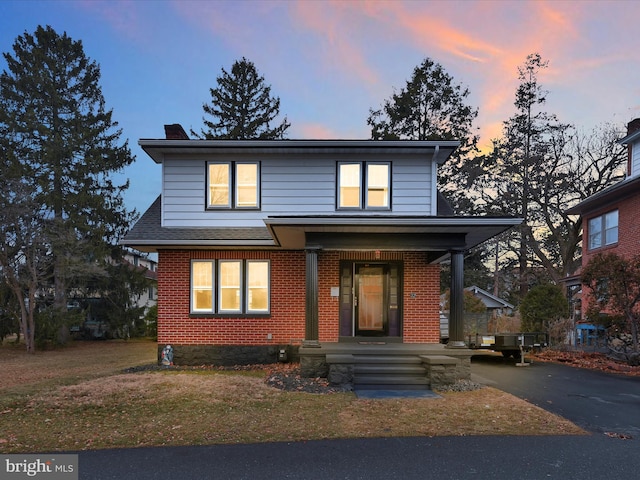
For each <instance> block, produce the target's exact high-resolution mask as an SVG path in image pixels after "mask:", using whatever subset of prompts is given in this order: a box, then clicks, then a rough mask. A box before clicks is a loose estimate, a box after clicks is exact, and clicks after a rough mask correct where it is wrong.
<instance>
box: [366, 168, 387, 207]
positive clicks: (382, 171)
mask: <svg viewBox="0 0 640 480" xmlns="http://www.w3.org/2000/svg"><path fill="white" fill-rule="evenodd" d="M367 207H374V208H376V207H377V208H388V207H389V165H376V164H372V165H367Z"/></svg>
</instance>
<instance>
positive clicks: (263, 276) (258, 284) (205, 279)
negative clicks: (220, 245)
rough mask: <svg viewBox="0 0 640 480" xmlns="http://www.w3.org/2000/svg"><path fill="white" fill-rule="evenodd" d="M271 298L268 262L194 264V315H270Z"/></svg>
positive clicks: (201, 262) (192, 278) (208, 261)
mask: <svg viewBox="0 0 640 480" xmlns="http://www.w3.org/2000/svg"><path fill="white" fill-rule="evenodd" d="M214 294H215V298H214ZM269 296H270V294H269V261H268V260H218V261H216V260H194V261H193V262H192V263H191V312H192V313H219V314H266V313H269Z"/></svg>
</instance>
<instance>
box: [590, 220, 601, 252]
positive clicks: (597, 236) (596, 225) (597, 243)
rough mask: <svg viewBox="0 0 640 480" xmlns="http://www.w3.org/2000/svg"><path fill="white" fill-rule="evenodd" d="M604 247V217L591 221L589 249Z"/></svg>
mask: <svg viewBox="0 0 640 480" xmlns="http://www.w3.org/2000/svg"><path fill="white" fill-rule="evenodd" d="M601 246H602V217H596V218H592V219H591V220H589V248H599V247H601Z"/></svg>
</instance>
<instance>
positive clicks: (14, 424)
mask: <svg viewBox="0 0 640 480" xmlns="http://www.w3.org/2000/svg"><path fill="white" fill-rule="evenodd" d="M155 348H156V347H155V344H153V343H145V342H129V343H124V342H120V343H118V342H102V343H90V344H88V345H85V344H80V345H75V346H73V347H71V348H69V349H64V350H61V351H52V352H42V353H39V354H37V355H36V356H35V358H31V357H28V356H27V355H26V354H23V355H19V354H17V352H14V351H11V352H9V354H7V351H6V347H4V348H1V349H0V364H1V365H2V366H3V367H7V365H11V369H7V368H3V372H4V375H3V378H2V383H1V384H0V385H1V387H0V425H1V426H0V452H2V453H11V452H20V453H27V452H36V451H54V450H84V449H96V448H113V447H136V446H151V445H202V444H214V443H251V442H267V441H296V440H312V439H326V438H347V437H351V438H355V437H362V438H364V437H390V436H435V435H522V434H527V435H556V434H582V433H584V432H583V431H581V430H580V429H579V428H577V427H576V426H575V425H573V424H571V423H570V422H568V421H566V420H564V419H561V418H559V417H556V416H554V415H551V414H549V413H547V412H545V411H544V410H541V409H539V408H537V407H535V406H533V405H531V404H529V403H527V402H524V401H522V400H519V399H517V398H515V397H513V396H511V395H508V394H506V393H503V392H500V391H498V390H495V389H491V388H484V389H481V390H476V391H472V392H459V393H444V394H442V397H441V398H437V399H400V400H364V399H357V398H356V397H355V396H354V395H353V394H348V393H340V394H326V395H313V394H308V393H294V392H285V391H281V390H277V389H274V388H271V387H269V386H267V385H266V384H265V381H264V379H265V373H264V372H261V371H251V372H222V371H212V370H203V371H194V372H191V371H189V372H185V371H160V372H146V373H135V374H134V373H131V374H123V373H120V372H121V371H122V369H123V368H125V367H129V366H133V365H141V364H145V363H151V362H152V361H154V360H155V355H156V349H155ZM9 350H12V349H9ZM14 368H16V370H14ZM14 371H15V372H19V376H20V377H22V378H23V379H24V380H29V383H28V385H23V386H18V385H16V381H15V377H14V379H13V380H12V379H7V378H6V377H12V376H13V375H12V373H13V372H14ZM56 379H58V380H56Z"/></svg>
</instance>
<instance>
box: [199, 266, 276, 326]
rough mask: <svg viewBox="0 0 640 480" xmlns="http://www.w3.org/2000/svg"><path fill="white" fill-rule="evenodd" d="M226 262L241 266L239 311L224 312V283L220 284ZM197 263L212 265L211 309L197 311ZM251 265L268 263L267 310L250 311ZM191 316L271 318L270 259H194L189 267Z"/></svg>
mask: <svg viewBox="0 0 640 480" xmlns="http://www.w3.org/2000/svg"><path fill="white" fill-rule="evenodd" d="M225 262H228V263H239V264H240V278H239V282H240V287H239V288H240V301H239V307H240V308H239V310H223V309H222V308H221V302H222V298H221V297H222V295H221V293H222V283H221V282H220V278H221V275H220V272H221V265H222V264H223V263H225ZM195 263H209V264H211V272H212V274H211V291H212V293H211V308H210V309H196V308H195V297H194V287H195V285H194V278H193V272H194V270H193V265H194V264H195ZM250 263H266V265H267V278H266V288H267V308H266V310H249V288H250V285H249V283H250V282H249V264H250ZM189 269H190V272H189V279H190V281H189V314H190V316H196V317H211V316H215V317H225V318H243V317H251V318H255V317H269V316H270V315H271V260H269V259H259V258H256V259H233V258H230V259H192V260H191V264H190V266H189Z"/></svg>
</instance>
